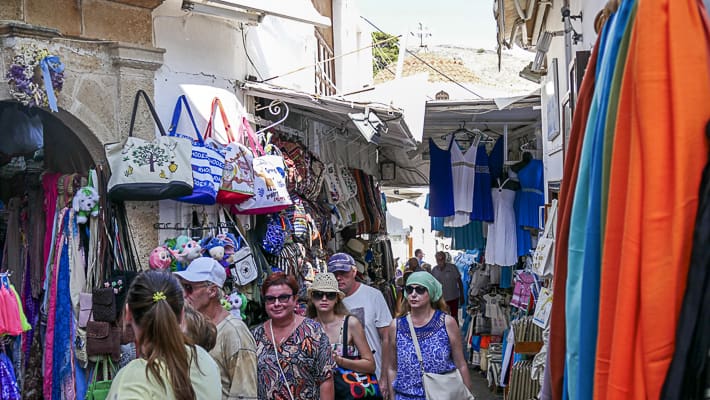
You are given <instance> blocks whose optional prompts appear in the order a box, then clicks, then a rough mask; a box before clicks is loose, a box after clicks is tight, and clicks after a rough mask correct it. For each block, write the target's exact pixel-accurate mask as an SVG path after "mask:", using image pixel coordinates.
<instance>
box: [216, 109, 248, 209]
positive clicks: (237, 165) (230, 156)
mask: <svg viewBox="0 0 710 400" xmlns="http://www.w3.org/2000/svg"><path fill="white" fill-rule="evenodd" d="M215 107H217V108H218V109H219V113H220V115H221V116H222V123H224V129H225V130H226V132H227V138H228V140H229V143H228V144H227V145H226V146H225V148H224V170H223V171H222V179H221V182H220V185H219V191H218V192H217V202H218V203H220V204H239V203H241V202H243V201H245V200H247V199H249V198H251V197H252V196H254V170H253V165H252V164H253V159H254V153H253V150H250V149H249V148H248V147H246V146H245V145H244V144H243V143H246V142H245V140H250V141H253V140H254V132H253V130H252V129H251V125H249V121H247V119H246V117H242V121H241V124H240V125H239V136H238V137H237V140H235V139H234V136H233V134H232V127H231V125H230V124H229V121H228V120H227V114H226V113H225V112H224V108H223V107H222V102H220V101H219V99H218V98H216V97H215V99H214V100H213V101H212V116H211V117H210V124H209V125H208V130H209V131H210V132H211V126H212V121H213V120H214V112H215V111H216V108H215ZM205 136H207V133H205ZM253 148H254V146H252V149H253Z"/></svg>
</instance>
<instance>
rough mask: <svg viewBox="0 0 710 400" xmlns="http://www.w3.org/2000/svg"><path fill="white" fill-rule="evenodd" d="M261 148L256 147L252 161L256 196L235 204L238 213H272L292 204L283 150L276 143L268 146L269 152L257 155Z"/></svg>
mask: <svg viewBox="0 0 710 400" xmlns="http://www.w3.org/2000/svg"><path fill="white" fill-rule="evenodd" d="M259 150H260V149H258V148H255V153H254V159H253V162H252V165H253V167H254V168H253V171H254V196H253V197H251V198H249V199H247V200H246V201H244V202H243V203H240V204H237V205H236V206H235V209H236V213H238V214H271V213H276V212H279V211H281V210H283V209H285V208H287V207H288V206H290V205H291V196H290V195H289V193H288V189H287V188H286V170H285V168H286V167H285V165H284V160H283V157H281V152H280V151H279V149H278V148H276V146H274V145H269V146H267V150H268V151H269V153H266V152H262V153H260V154H259V155H258V156H257V153H256V151H259Z"/></svg>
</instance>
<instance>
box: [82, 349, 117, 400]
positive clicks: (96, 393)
mask: <svg viewBox="0 0 710 400" xmlns="http://www.w3.org/2000/svg"><path fill="white" fill-rule="evenodd" d="M99 364H103V380H99V379H98V376H99ZM109 366H110V369H111V371H110V375H109ZM115 373H116V368H115V367H114V366H113V362H112V361H111V358H110V357H106V358H104V359H103V360H99V361H97V362H96V365H95V366H94V374H93V376H92V377H91V383H90V384H89V386H88V387H87V388H86V397H85V399H86V400H105V399H106V397H108V393H109V391H110V390H111V381H112V380H111V376H113V375H115Z"/></svg>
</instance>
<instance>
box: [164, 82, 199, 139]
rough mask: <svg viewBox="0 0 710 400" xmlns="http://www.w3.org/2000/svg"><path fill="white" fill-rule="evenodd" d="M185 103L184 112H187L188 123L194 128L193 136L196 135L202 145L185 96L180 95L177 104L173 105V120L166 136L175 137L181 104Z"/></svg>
mask: <svg viewBox="0 0 710 400" xmlns="http://www.w3.org/2000/svg"><path fill="white" fill-rule="evenodd" d="M183 103H185V111H187V115H188V117H190V122H192V127H193V128H195V134H196V135H197V140H198V141H199V142H200V143H201V144H203V143H205V141H204V140H203V139H202V135H201V134H200V130H199V129H197V124H196V123H195V117H193V116H192V110H191V109H190V103H188V102H187V97H185V95H184V94H183V95H180V97H178V99H177V102H176V103H175V108H174V109H173V119H172V120H171V121H170V127H169V128H168V134H169V135H170V136H175V132H176V131H177V126H178V122H180V114H182V104H183Z"/></svg>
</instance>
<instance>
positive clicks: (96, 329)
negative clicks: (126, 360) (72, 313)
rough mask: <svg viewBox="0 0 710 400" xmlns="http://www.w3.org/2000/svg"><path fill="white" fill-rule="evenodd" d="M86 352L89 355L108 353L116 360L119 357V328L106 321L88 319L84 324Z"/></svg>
mask: <svg viewBox="0 0 710 400" xmlns="http://www.w3.org/2000/svg"><path fill="white" fill-rule="evenodd" d="M86 354H87V355H88V356H90V357H91V356H103V355H110V356H111V358H113V359H114V360H118V359H119V358H120V357H121V328H119V327H117V326H112V325H111V324H109V323H108V322H100V321H89V323H88V324H87V325H86Z"/></svg>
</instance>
